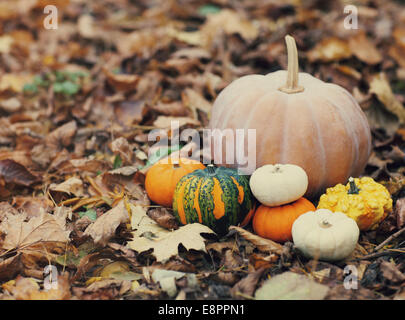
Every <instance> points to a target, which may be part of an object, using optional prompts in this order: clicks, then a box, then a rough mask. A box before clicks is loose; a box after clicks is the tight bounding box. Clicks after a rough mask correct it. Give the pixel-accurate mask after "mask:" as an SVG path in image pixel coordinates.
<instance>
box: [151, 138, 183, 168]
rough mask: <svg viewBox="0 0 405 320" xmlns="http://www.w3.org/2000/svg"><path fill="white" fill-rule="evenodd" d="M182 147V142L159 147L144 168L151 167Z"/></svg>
mask: <svg viewBox="0 0 405 320" xmlns="http://www.w3.org/2000/svg"><path fill="white" fill-rule="evenodd" d="M181 148H182V146H181V145H180V144H176V145H174V146H171V147H163V148H160V149H158V150H157V151H156V152H155V153H153V154H152V155H151V156H150V157H149V159H148V161H147V162H146V164H145V166H144V168H147V167H150V166H152V165H154V164H155V163H156V162H158V161H159V160H160V159H162V158H164V157H166V156H168V155H170V154H171V153H173V152H175V151H179V150H180V149H181Z"/></svg>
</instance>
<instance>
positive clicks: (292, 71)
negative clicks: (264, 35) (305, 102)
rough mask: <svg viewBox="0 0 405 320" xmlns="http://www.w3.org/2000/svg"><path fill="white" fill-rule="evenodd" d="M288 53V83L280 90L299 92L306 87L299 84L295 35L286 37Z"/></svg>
mask: <svg viewBox="0 0 405 320" xmlns="http://www.w3.org/2000/svg"><path fill="white" fill-rule="evenodd" d="M285 43H286V45H287V55H288V67H287V83H286V84H285V85H284V86H282V87H280V88H279V89H278V90H280V91H282V92H284V93H298V92H302V91H304V87H302V86H299V85H298V71H299V68H298V52H297V45H296V44H295V40H294V38H293V37H291V36H289V35H287V36H286V37H285Z"/></svg>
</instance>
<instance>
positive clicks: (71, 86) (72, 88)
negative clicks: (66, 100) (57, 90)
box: [62, 80, 80, 96]
mask: <svg viewBox="0 0 405 320" xmlns="http://www.w3.org/2000/svg"><path fill="white" fill-rule="evenodd" d="M79 90H80V86H79V85H78V84H76V83H74V82H71V81H69V80H67V81H64V82H62V93H64V94H66V95H68V96H72V95H74V94H76V93H78V92H79Z"/></svg>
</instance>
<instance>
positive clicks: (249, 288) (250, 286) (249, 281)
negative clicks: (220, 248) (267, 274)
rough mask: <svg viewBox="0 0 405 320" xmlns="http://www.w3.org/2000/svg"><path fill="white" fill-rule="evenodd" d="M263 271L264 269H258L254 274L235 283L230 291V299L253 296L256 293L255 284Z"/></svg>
mask: <svg viewBox="0 0 405 320" xmlns="http://www.w3.org/2000/svg"><path fill="white" fill-rule="evenodd" d="M264 271H265V269H264V268H260V269H258V270H256V271H255V272H251V273H249V274H248V275H247V276H246V277H245V278H243V279H242V280H240V281H239V282H238V283H236V284H235V285H234V286H233V287H232V289H231V295H232V297H234V298H235V299H240V298H241V297H243V296H253V294H254V293H255V291H256V287H257V283H258V282H259V280H260V277H261V276H262V274H263V272H264Z"/></svg>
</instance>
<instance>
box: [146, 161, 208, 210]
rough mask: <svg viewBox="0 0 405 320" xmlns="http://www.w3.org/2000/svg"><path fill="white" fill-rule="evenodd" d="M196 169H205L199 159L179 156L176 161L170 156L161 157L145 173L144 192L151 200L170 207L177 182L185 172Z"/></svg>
mask: <svg viewBox="0 0 405 320" xmlns="http://www.w3.org/2000/svg"><path fill="white" fill-rule="evenodd" d="M176 162H177V163H176ZM197 169H205V166H204V165H203V164H202V163H201V162H199V161H196V160H192V159H188V158H179V159H176V161H174V159H172V158H165V159H162V160H160V161H158V162H157V163H155V164H154V165H153V166H152V167H151V168H150V169H149V170H148V172H147V173H146V178H145V189H146V193H147V194H148V196H149V198H150V199H151V200H152V201H153V202H156V203H157V204H160V205H162V206H165V207H171V206H172V204H173V194H174V189H175V188H176V185H177V183H178V182H179V181H180V179H181V178H182V177H184V176H185V175H186V174H189V173H191V172H193V171H195V170H197Z"/></svg>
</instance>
